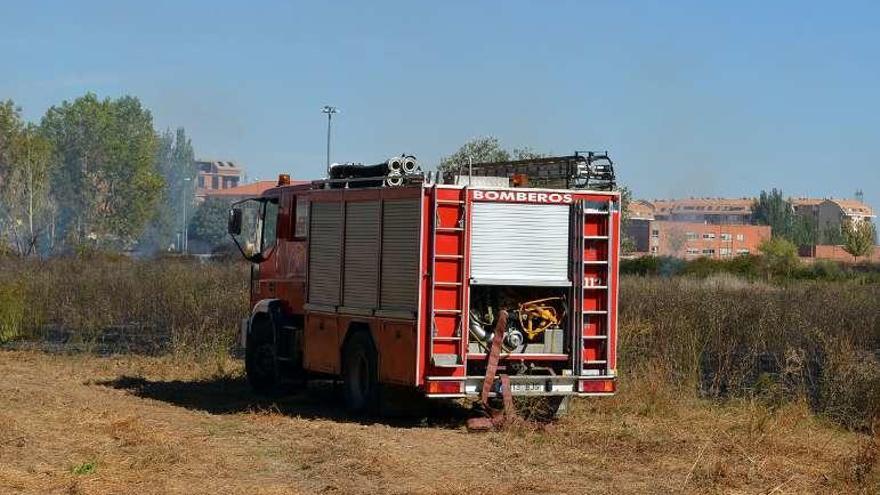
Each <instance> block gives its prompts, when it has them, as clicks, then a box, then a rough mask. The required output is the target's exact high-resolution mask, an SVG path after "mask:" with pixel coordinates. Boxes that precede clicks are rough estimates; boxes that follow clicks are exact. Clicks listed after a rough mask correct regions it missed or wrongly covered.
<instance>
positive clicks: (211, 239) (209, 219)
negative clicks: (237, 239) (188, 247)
mask: <svg viewBox="0 0 880 495" xmlns="http://www.w3.org/2000/svg"><path fill="white" fill-rule="evenodd" d="M229 206H230V201H229V200H228V199H224V198H218V197H211V196H208V197H207V198H205V201H204V202H203V203H202V204H201V205H199V206H198V208H196V210H195V213H194V214H193V216H192V219H191V220H190V224H189V232H190V236H191V241H192V243H193V245H194V246H195V245H197V244H201V247H202V248H203V249H205V250H212V249H214V248H216V247H217V246H218V245H220V244H222V243H223V242H224V241H228V238H227V236H226V221H227V219H228V218H229Z"/></svg>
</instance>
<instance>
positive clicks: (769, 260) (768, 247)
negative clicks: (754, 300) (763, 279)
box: [758, 237, 799, 279]
mask: <svg viewBox="0 0 880 495" xmlns="http://www.w3.org/2000/svg"><path fill="white" fill-rule="evenodd" d="M758 249H759V250H760V251H761V254H762V255H763V257H762V258H761V266H762V268H763V269H764V273H765V274H766V275H767V278H768V279H770V278H772V276H773V275H784V276H790V275H791V273H792V272H793V271H794V269H795V268H797V266H798V263H799V260H798V254H797V246H795V245H794V243H792V242H791V241H789V240H787V239H783V238H781V237H773V238H770V239H765V240H763V241H761V244H760V245H759V246H758Z"/></svg>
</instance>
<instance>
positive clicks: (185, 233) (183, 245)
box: [180, 177, 192, 254]
mask: <svg viewBox="0 0 880 495" xmlns="http://www.w3.org/2000/svg"><path fill="white" fill-rule="evenodd" d="M191 180H192V179H191V178H189V177H184V178H183V190H182V191H181V196H182V198H183V201H182V202H183V241H181V243H180V247H181V249H180V251H181V252H182V253H183V254H186V250H187V248H189V246H188V244H189V225H187V221H186V197H187V194H186V192H187V184H186V183H187V182H189V181H191Z"/></svg>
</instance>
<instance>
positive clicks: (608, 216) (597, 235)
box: [574, 198, 616, 376]
mask: <svg viewBox="0 0 880 495" xmlns="http://www.w3.org/2000/svg"><path fill="white" fill-rule="evenodd" d="M613 210H614V200H613V199H611V198H609V199H608V200H607V202H604V201H603V202H594V201H578V204H577V214H576V216H575V222H576V227H577V228H578V229H579V231H580V235H578V236H576V237H575V242H577V243H578V247H577V249H576V253H579V256H578V259H577V260H575V264H576V265H577V268H576V273H575V280H574V286H575V287H574V291H575V304H576V305H577V313H576V318H577V321H576V325H577V327H576V328H580V329H581V331H580V332H578V333H579V334H580V338H579V339H577V340H578V342H577V343H576V345H577V350H576V352H575V369H576V370H579V371H580V373H579V374H580V375H590V376H606V375H608V374H609V373H610V363H609V361H608V360H609V357H610V356H611V345H612V342H611V324H612V320H611V317H612V313H611V303H612V299H611V295H612V290H613V289H614V287H612V283H613V282H614V278H613V277H612V275H613V274H612V269H613V265H612V262H613V259H612V256H613V255H614V253H615V252H616V251H615V249H614V224H613V221H614V220H613V218H614V216H613V215H612V212H613Z"/></svg>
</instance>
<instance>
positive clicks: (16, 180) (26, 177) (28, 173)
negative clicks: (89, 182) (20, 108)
mask: <svg viewBox="0 0 880 495" xmlns="http://www.w3.org/2000/svg"><path fill="white" fill-rule="evenodd" d="M11 158H12V160H11V161H10V163H9V166H8V169H7V173H6V174H5V176H4V178H3V182H2V184H0V191H2V194H3V200H4V203H5V205H4V208H3V209H4V213H5V215H6V217H7V219H8V221H9V224H10V228H11V231H12V235H13V239H14V243H15V247H16V249H17V251H18V254H19V255H22V256H30V255H31V254H35V253H36V252H37V248H38V246H37V243H38V240H39V238H40V236H41V235H42V234H43V233H45V232H46V231H47V230H49V227H50V225H51V224H52V223H53V222H52V219H51V215H52V213H53V207H54V204H53V202H52V200H51V197H50V193H49V184H50V175H51V171H52V165H53V163H54V162H53V150H52V145H51V143H50V142H49V141H48V140H47V139H46V138H45V137H43V136H41V135H40V134H39V129H38V128H37V127H36V126H34V125H33V124H28V125H27V126H25V127H24V129H22V130H21V132H20V133H19V134H18V136H16V137H15V139H14V140H13V142H12V153H11Z"/></svg>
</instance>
